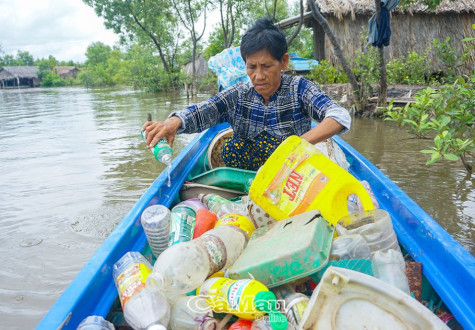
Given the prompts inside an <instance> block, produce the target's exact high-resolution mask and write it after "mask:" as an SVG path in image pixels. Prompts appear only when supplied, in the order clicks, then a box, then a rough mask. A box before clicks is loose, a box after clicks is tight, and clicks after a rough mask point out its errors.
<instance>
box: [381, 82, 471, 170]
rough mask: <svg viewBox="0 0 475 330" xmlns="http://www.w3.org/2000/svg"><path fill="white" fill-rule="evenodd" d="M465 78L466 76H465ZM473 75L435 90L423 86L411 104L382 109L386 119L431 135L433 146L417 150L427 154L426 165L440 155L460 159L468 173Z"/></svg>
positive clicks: (418, 133) (415, 132)
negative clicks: (386, 116)
mask: <svg viewBox="0 0 475 330" xmlns="http://www.w3.org/2000/svg"><path fill="white" fill-rule="evenodd" d="M467 80H468V79H467ZM474 84H475V77H472V78H471V81H466V80H465V79H464V78H458V79H457V80H456V81H455V83H454V84H450V85H445V86H443V87H442V88H440V89H438V90H435V89H432V88H426V89H424V90H422V91H420V92H419V93H418V94H416V95H415V103H413V104H408V105H406V106H405V107H404V109H402V108H396V107H393V105H392V102H391V103H390V105H389V107H388V108H387V109H386V114H387V115H388V118H387V120H391V121H395V122H397V123H399V124H400V125H401V126H405V127H407V129H408V131H409V133H411V134H412V135H414V136H416V137H418V138H423V137H428V136H431V137H433V143H434V144H433V146H432V147H430V148H429V149H424V150H421V152H423V153H427V154H429V155H430V159H429V160H428V161H427V164H431V163H434V162H436V161H437V160H439V159H440V158H441V157H444V158H446V159H448V160H452V161H453V160H457V159H458V158H460V159H461V160H462V162H463V165H464V166H465V168H466V170H467V171H468V172H470V173H471V171H472V168H473V163H474V160H475V129H474V127H473V125H474V122H475V111H474V109H475V87H474V86H475V85H474Z"/></svg>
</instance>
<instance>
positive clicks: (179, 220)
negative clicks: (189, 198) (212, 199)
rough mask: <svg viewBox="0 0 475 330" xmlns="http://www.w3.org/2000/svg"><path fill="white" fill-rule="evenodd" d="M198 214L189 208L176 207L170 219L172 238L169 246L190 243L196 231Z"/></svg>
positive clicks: (169, 238) (169, 239)
mask: <svg viewBox="0 0 475 330" xmlns="http://www.w3.org/2000/svg"><path fill="white" fill-rule="evenodd" d="M195 217H196V212H195V211H194V210H193V209H192V208H191V207H189V206H186V205H180V206H175V207H174V208H173V209H172V212H171V218H170V236H169V237H168V246H172V245H174V244H178V243H181V242H188V241H190V240H191V239H192V238H193V232H194V231H195Z"/></svg>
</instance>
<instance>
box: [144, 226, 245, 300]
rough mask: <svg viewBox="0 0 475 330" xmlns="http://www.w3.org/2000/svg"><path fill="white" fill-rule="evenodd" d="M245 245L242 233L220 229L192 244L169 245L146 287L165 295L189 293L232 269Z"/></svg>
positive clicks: (210, 232)
mask: <svg viewBox="0 0 475 330" xmlns="http://www.w3.org/2000/svg"><path fill="white" fill-rule="evenodd" d="M247 241H248V237H247V235H246V233H245V232H244V231H243V230H241V229H239V228H237V227H235V226H221V227H218V228H214V229H212V230H210V231H208V232H206V233H204V234H203V235H202V236H200V237H199V238H196V239H194V240H192V241H189V242H185V243H180V244H176V245H173V246H171V247H169V248H168V249H166V250H165V251H163V253H162V254H160V256H159V257H158V258H157V261H156V262H155V265H154V268H153V272H152V274H151V275H150V276H149V278H148V281H147V285H150V286H153V287H156V288H158V289H159V290H163V292H164V293H166V294H167V295H168V294H181V293H187V292H190V291H192V290H194V289H196V288H197V287H198V286H200V285H201V284H202V283H203V282H204V281H205V279H206V278H207V277H208V276H210V275H212V274H214V273H216V272H218V271H220V270H222V269H226V268H228V267H229V266H230V265H232V264H233V263H234V262H235V261H236V259H237V258H238V257H239V255H240V254H241V252H242V250H243V249H244V248H245V246H246V244H247Z"/></svg>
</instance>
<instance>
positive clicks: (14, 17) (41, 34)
mask: <svg viewBox="0 0 475 330" xmlns="http://www.w3.org/2000/svg"><path fill="white" fill-rule="evenodd" d="M118 39H119V38H118V36H117V35H116V34H114V32H112V31H111V30H107V29H106V28H105V27H104V23H103V20H102V19H101V18H99V17H97V16H96V14H95V12H94V10H93V9H92V8H90V7H89V6H87V5H85V4H84V3H83V2H82V1H81V0H0V45H1V48H2V49H3V51H4V52H5V53H6V54H12V55H16V52H17V51H18V50H21V51H28V52H30V54H32V55H33V57H34V58H35V59H37V58H47V57H48V56H49V55H53V56H54V57H55V58H56V59H57V60H60V61H68V60H73V61H79V62H84V61H85V60H86V57H85V53H86V49H87V47H88V46H89V45H90V44H91V43H93V42H96V41H101V42H103V43H105V44H107V45H109V46H113V45H114V43H115V42H116V41H117V40H118Z"/></svg>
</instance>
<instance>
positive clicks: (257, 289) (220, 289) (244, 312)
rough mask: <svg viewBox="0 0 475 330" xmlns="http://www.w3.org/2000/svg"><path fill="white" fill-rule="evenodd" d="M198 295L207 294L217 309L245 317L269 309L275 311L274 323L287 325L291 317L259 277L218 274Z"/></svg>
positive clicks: (268, 310) (207, 282) (257, 314)
mask: <svg viewBox="0 0 475 330" xmlns="http://www.w3.org/2000/svg"><path fill="white" fill-rule="evenodd" d="M197 295H200V296H203V297H206V301H207V302H208V303H209V305H210V306H211V308H212V309H213V310H214V311H215V312H217V313H231V314H233V315H236V316H237V317H240V318H242V319H245V320H254V319H256V318H257V317H260V316H263V315H264V314H265V313H268V314H270V315H272V319H271V323H272V326H273V327H276V328H277V329H286V328H287V324H288V322H287V319H286V318H285V316H284V315H282V313H280V312H279V311H278V309H277V305H276V297H275V295H274V294H273V293H272V292H270V291H269V290H268V289H267V287H266V286H265V285H264V284H262V283H260V282H259V281H256V280H231V279H229V278H224V277H214V278H210V279H208V280H206V281H205V282H204V283H203V285H202V286H201V287H199V288H198V290H197Z"/></svg>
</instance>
